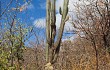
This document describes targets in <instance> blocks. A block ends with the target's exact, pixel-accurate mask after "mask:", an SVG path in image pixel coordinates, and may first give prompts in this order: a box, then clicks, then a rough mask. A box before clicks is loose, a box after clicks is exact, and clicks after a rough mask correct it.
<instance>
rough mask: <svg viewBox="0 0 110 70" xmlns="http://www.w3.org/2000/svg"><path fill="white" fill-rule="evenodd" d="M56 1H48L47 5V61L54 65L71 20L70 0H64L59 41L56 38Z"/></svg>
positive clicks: (61, 9)
mask: <svg viewBox="0 0 110 70" xmlns="http://www.w3.org/2000/svg"><path fill="white" fill-rule="evenodd" d="M55 2H56V0H47V4H46V61H47V62H49V63H51V64H53V63H54V62H55V61H56V59H57V56H58V53H59V50H60V43H61V38H62V34H63V30H64V25H65V22H66V21H67V20H68V19H69V18H68V16H67V14H68V4H69V0H64V4H63V8H60V9H59V12H60V14H61V16H62V18H61V24H60V23H59V24H60V29H59V32H58V37H57V40H56V41H55V36H56V8H55V5H56V4H55Z"/></svg>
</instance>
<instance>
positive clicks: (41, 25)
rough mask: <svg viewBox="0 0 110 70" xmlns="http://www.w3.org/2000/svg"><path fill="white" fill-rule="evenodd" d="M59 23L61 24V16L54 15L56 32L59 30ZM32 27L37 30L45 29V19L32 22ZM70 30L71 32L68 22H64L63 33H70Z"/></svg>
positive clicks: (71, 27)
mask: <svg viewBox="0 0 110 70" xmlns="http://www.w3.org/2000/svg"><path fill="white" fill-rule="evenodd" d="M60 23H61V15H60V14H56V29H57V30H58V29H59V28H60ZM34 25H35V26H36V27H38V28H45V27H46V19H45V18H40V19H36V20H35V21H34ZM71 30H73V26H72V24H71V23H69V22H66V23H65V28H64V31H71Z"/></svg>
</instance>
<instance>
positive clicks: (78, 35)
mask: <svg viewBox="0 0 110 70" xmlns="http://www.w3.org/2000/svg"><path fill="white" fill-rule="evenodd" d="M49 1H50V0H47V16H46V24H47V25H46V34H47V35H46V36H45V37H47V40H45V38H42V36H40V35H39V33H40V30H38V29H37V28H36V27H34V26H33V25H28V24H29V23H27V22H28V20H24V21H22V22H21V20H20V19H22V18H21V17H19V16H22V15H20V13H22V11H23V8H21V6H20V5H19V1H18V0H16V1H14V0H10V1H9V3H8V4H7V5H6V8H5V9H3V8H1V9H2V10H3V11H2V12H1V14H0V70H45V68H46V66H47V68H48V69H49V70H50V69H51V70H110V1H109V0H96V1H94V0H81V4H80V3H75V4H74V7H75V8H74V11H71V10H69V9H70V8H68V4H69V3H68V1H69V0H64V6H63V8H62V7H60V9H59V13H60V15H62V18H61V21H62V22H61V27H60V29H59V32H57V31H58V30H56V9H55V5H56V4H55V0H51V1H52V2H51V1H50V2H49ZM23 2H26V0H24V1H23ZM79 2H80V1H79ZM0 3H2V2H0ZM27 3H28V4H30V3H31V1H30V0H29V1H27ZM12 4H14V5H15V8H12V6H11V5H12ZM1 5H2V4H1ZM3 5H4V3H3ZM19 12H20V13H19ZM69 12H73V13H75V15H74V16H75V18H73V17H72V16H71V15H70V14H69ZM26 17H29V16H26ZM26 19H27V18H26ZM70 19H71V20H70ZM66 21H70V23H71V24H72V25H73V32H74V33H75V37H74V39H73V40H69V39H68V40H65V41H63V40H62V35H63V30H64V25H65V24H66ZM30 23H31V22H30ZM49 28H50V29H49ZM41 31H42V30H41ZM57 34H58V35H57ZM73 36H74V35H73ZM32 37H34V38H35V40H31V39H30V38H32ZM56 38H57V39H56ZM55 39H56V40H55ZM45 41H46V42H45ZM56 56H57V57H56ZM54 59H55V61H54V62H53V60H54ZM49 63H50V65H48V64H49ZM48 66H50V67H48Z"/></svg>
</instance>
